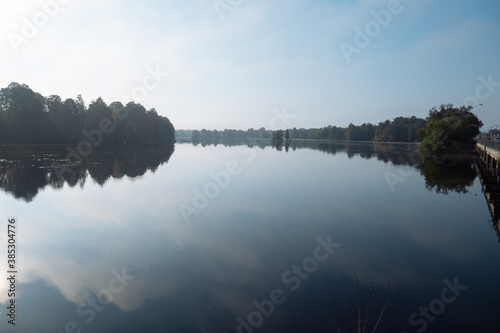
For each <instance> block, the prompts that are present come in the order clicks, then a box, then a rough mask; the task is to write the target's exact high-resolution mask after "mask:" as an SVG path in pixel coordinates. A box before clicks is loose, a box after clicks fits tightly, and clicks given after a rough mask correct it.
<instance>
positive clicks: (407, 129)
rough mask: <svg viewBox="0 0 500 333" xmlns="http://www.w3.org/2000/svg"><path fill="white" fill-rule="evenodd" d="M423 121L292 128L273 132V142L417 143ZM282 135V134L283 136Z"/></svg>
mask: <svg viewBox="0 0 500 333" xmlns="http://www.w3.org/2000/svg"><path fill="white" fill-rule="evenodd" d="M425 123H426V121H425V119H422V118H417V117H415V116H412V117H397V118H395V119H394V120H392V121H390V120H386V121H384V122H380V123H379V124H378V125H373V124H371V123H364V124H362V125H359V126H356V125H354V124H352V123H351V124H349V126H348V127H337V126H327V127H322V128H311V129H305V128H300V129H297V128H295V127H294V128H293V129H290V130H286V131H285V132H283V131H281V130H278V131H275V132H273V134H272V137H273V138H274V139H275V140H273V141H276V142H279V141H282V140H283V139H284V140H318V141H380V142H384V141H385V142H418V141H419V137H418V135H417V131H418V130H419V129H420V128H421V127H422V126H424V125H425ZM283 133H284V134H283Z"/></svg>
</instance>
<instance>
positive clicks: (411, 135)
mask: <svg viewBox="0 0 500 333" xmlns="http://www.w3.org/2000/svg"><path fill="white" fill-rule="evenodd" d="M472 109H474V107H472V106H460V107H455V106H454V105H453V104H442V105H441V106H439V107H433V108H432V109H430V110H429V116H428V117H426V119H422V118H417V117H415V116H411V117H397V118H394V119H393V120H392V121H390V120H386V121H384V122H380V123H378V124H377V125H374V124H371V123H364V124H362V125H359V126H356V125H354V124H352V123H351V124H349V126H347V127H345V128H342V127H337V126H332V125H329V126H327V127H322V128H310V129H305V128H300V129H297V128H295V127H294V128H292V129H286V130H283V129H279V130H276V131H271V130H266V129H265V128H260V129H252V128H251V129H248V130H246V131H243V130H234V129H225V130H223V131H218V130H213V131H212V130H206V129H202V130H201V131H200V130H178V131H177V132H176V139H177V140H178V141H181V142H193V143H195V144H199V143H201V144H202V145H210V144H215V145H217V144H219V143H227V142H229V141H231V140H243V141H250V140H251V141H255V140H257V141H260V142H268V143H269V142H270V143H271V145H272V146H273V147H278V148H280V147H281V146H283V145H288V144H290V143H291V142H312V143H334V142H346V143H353V142H378V143H416V144H419V145H420V146H419V153H420V154H421V155H422V158H426V159H443V158H466V157H468V156H469V157H471V156H472V155H471V154H474V151H475V148H474V143H475V141H474V138H475V137H476V136H477V135H478V134H479V133H480V128H481V127H482V126H483V123H482V122H481V121H480V120H479V119H478V118H477V116H476V115H474V114H473V113H472V112H471V111H472Z"/></svg>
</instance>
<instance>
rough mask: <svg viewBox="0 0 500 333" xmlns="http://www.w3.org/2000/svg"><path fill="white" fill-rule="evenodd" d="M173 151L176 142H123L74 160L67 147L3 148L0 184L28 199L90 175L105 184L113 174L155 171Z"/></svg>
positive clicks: (136, 173) (73, 183)
mask: <svg viewBox="0 0 500 333" xmlns="http://www.w3.org/2000/svg"><path fill="white" fill-rule="evenodd" d="M173 152H174V145H173V143H172V144H165V145H145V146H133V147H132V146H121V147H119V148H116V147H114V148H113V150H110V149H106V148H100V149H95V150H94V151H93V152H92V154H90V155H89V156H88V157H86V158H84V159H83V160H82V161H81V162H75V161H73V160H71V159H68V158H67V156H66V155H67V151H66V150H65V149H64V148H62V147H60V146H59V147H51V148H50V149H49V148H46V147H44V148H40V147H38V148H34V147H30V148H22V149H19V148H3V149H1V150H0V188H2V189H3V190H4V191H5V192H8V193H11V194H12V195H13V196H14V197H15V198H18V199H21V198H22V199H24V200H26V201H28V202H29V201H32V200H33V199H34V198H35V196H36V195H37V194H38V191H39V190H40V189H42V188H44V187H45V186H47V185H50V186H52V187H53V188H62V187H63V186H64V184H65V183H66V184H68V185H69V186H70V187H74V186H76V185H80V186H81V187H83V186H84V184H85V180H86V178H87V175H90V176H91V177H92V179H94V180H95V181H96V182H97V183H98V184H100V185H101V186H102V185H104V183H105V182H106V181H107V180H108V179H109V178H111V177H113V178H122V177H124V176H128V177H131V178H134V177H138V176H142V175H144V174H145V173H146V172H147V171H148V170H151V171H152V172H155V171H156V170H157V168H158V167H159V166H160V165H162V164H163V163H167V162H168V160H169V159H170V156H171V155H172V154H173ZM54 166H57V168H55V167H54ZM58 170H59V171H58ZM61 170H62V172H61Z"/></svg>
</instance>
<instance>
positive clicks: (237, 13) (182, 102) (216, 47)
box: [0, 0, 500, 129]
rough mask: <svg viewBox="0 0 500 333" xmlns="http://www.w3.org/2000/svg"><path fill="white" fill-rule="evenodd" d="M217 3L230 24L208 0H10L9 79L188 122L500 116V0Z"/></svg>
mask: <svg viewBox="0 0 500 333" xmlns="http://www.w3.org/2000/svg"><path fill="white" fill-rule="evenodd" d="M217 1H218V2H217V3H218V4H219V5H221V4H222V5H221V6H224V5H225V6H226V7H225V8H229V7H228V6H231V5H230V3H232V4H233V6H232V8H231V11H226V12H224V13H223V14H222V17H223V18H224V20H221V15H219V14H221V13H220V12H219V13H218V12H217V10H216V9H215V8H214V1H213V0H186V1H155V0H150V1H141V2H137V1H129V0H101V1H83V0H65V1H63V0H42V1H32V0H26V1H23V2H22V3H8V4H7V3H2V4H1V5H0V37H1V39H0V54H1V55H2V58H1V59H2V61H1V62H0V73H1V75H0V86H1V87H6V86H7V85H8V84H9V83H10V82H12V81H16V82H21V83H26V84H28V85H29V86H30V87H31V88H32V89H33V90H35V91H38V92H40V93H42V94H43V95H46V96H48V95H51V94H58V95H61V96H62V97H64V98H68V97H72V98H74V97H76V96H77V95H78V94H82V96H83V97H84V99H85V101H86V102H87V103H89V102H90V101H91V100H93V99H96V98H97V97H99V96H102V97H103V98H104V100H105V101H106V102H108V103H111V102H112V101H115V100H119V101H123V102H126V101H127V100H131V99H134V100H136V101H137V102H141V103H142V104H144V105H145V106H146V107H147V108H153V107H154V108H156V110H157V111H158V112H159V113H160V114H163V115H166V116H168V117H169V118H170V120H171V121H172V122H173V123H174V125H175V126H176V128H179V129H187V128H191V129H193V128H207V129H223V128H238V129H246V128H249V127H255V128H258V127H267V128H269V127H270V123H271V120H272V118H273V117H274V116H275V113H274V112H275V110H276V109H279V110H283V109H286V110H287V112H288V113H290V114H293V115H294V116H295V118H293V120H292V121H291V122H290V123H289V124H287V125H288V126H289V127H294V126H295V127H322V126H326V125H329V124H330V125H337V126H347V125H348V124H349V123H354V124H361V123H364V122H372V123H378V122H380V121H384V120H385V119H392V118H394V117H397V116H411V115H416V116H419V117H425V116H426V115H427V113H428V110H429V109H430V108H431V107H433V106H436V105H440V104H442V103H453V104H456V105H462V104H464V103H469V104H473V103H475V102H479V103H482V104H483V106H481V107H477V108H476V109H475V110H474V112H476V113H477V115H478V116H479V118H480V119H482V120H483V121H484V123H485V126H484V128H483V129H488V128H490V127H492V126H497V125H500V121H499V120H498V116H497V115H498V111H499V108H500V64H499V59H500V46H499V45H500V43H499V39H500V37H499V34H498V32H500V20H498V13H499V12H500V3H498V1H493V0H492V1H467V0H458V1H444V0H443V1H431V0H419V1H416V0H401V1H399V5H398V4H397V2H394V1H396V0H392V1H391V0H371V1H368V0H360V1H352V0H340V1H334V0H330V1H326V0H316V1H305V0H287V1H284V0H282V1H269V0H267V1H264V0H241V1H238V0H232V1H229V0H217ZM63 2H66V3H64V4H63ZM43 4H47V5H43ZM391 6H392V7H391ZM44 8H45V9H44ZM47 8H49V10H47ZM221 8H222V7H221ZM391 8H392V9H394V12H393V13H392V14H391V12H390V11H389V10H390V9H391ZM395 9H397V10H395ZM50 11H52V12H51V13H49V14H52V15H48V14H45V18H46V20H45V19H44V13H45V12H50ZM381 11H383V12H381ZM387 12H388V13H390V19H387V16H383V15H382V16H381V17H382V18H384V19H385V20H386V21H385V22H383V23H384V24H381V23H378V22H377V21H376V18H375V17H374V15H373V13H387ZM37 19H38V21H37ZM27 22H29V23H27ZM29 24H34V25H35V27H36V25H38V26H39V27H37V30H38V31H37V32H34V33H33V31H31V35H30V33H29V32H30V31H29V29H27V28H26V26H27V25H29ZM358 28H359V30H357V29H358ZM370 28H371V29H372V30H369V29H370ZM23 29H24V33H23ZM367 29H368V30H367ZM360 30H361V31H363V33H365V34H366V33H367V32H368V34H369V35H370V36H368V35H367V36H368V38H369V44H368V45H361V44H359V43H358V44H356V38H358V39H359V36H357V34H358V33H357V31H360ZM26 31H28V34H26ZM21 38H22V39H21ZM364 41H365V42H366V40H364ZM347 44H349V45H351V46H352V47H356V48H357V53H352V54H351V55H350V56H349V57H346V56H345V54H344V53H343V51H342V48H341V45H347ZM360 45H361V46H362V47H359V46H360ZM348 58H350V59H348ZM148 69H149V70H148ZM151 71H153V72H154V71H157V72H158V71H159V72H160V73H162V74H161V75H160V77H159V80H154V79H153V78H148V75H150V74H149V73H150V72H151ZM167 72H168V75H166V74H163V73H167ZM145 79H146V81H144V80H145ZM488 81H489V82H490V83H489V84H488ZM144 82H146V85H145V83H144ZM497 82H498V83H497ZM145 87H147V88H148V89H145ZM134 91H135V92H143V93H144V92H146V93H145V94H142V95H140V94H135V95H133V94H131V92H134ZM127 95H128V96H129V97H128V98H127V97H124V96H127ZM130 96H132V97H130ZM133 96H135V97H133Z"/></svg>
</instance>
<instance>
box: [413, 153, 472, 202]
mask: <svg viewBox="0 0 500 333" xmlns="http://www.w3.org/2000/svg"><path fill="white" fill-rule="evenodd" d="M473 163H474V161H473V160H472V159H459V158H456V159H442V160H436V159H433V160H428V159H423V160H422V162H421V164H419V166H418V168H419V170H420V172H421V173H422V175H423V176H424V177H425V187H426V188H427V189H428V190H429V191H435V192H436V193H440V194H449V193H453V192H454V193H467V192H468V188H469V187H471V186H472V185H473V184H474V180H475V179H476V177H477V172H476V170H475V169H474V164H473Z"/></svg>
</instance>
